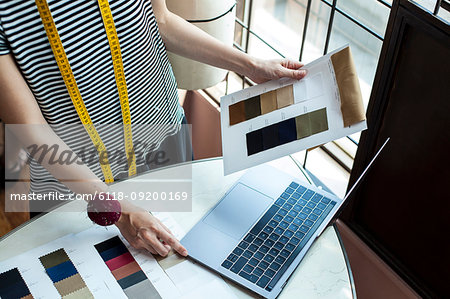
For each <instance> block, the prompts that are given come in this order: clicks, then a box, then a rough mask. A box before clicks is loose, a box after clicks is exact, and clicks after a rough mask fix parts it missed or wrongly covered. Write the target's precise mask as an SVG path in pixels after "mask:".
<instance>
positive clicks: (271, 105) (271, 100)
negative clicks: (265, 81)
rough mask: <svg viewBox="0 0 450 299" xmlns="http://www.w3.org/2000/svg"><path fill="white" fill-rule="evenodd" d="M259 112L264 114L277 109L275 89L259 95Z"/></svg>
mask: <svg viewBox="0 0 450 299" xmlns="http://www.w3.org/2000/svg"><path fill="white" fill-rule="evenodd" d="M260 98H261V114H266V113H269V112H272V111H275V110H277V91H276V90H272V91H269V92H266V93H263V94H262V95H261V96H260Z"/></svg>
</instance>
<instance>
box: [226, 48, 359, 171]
mask: <svg viewBox="0 0 450 299" xmlns="http://www.w3.org/2000/svg"><path fill="white" fill-rule="evenodd" d="M304 68H305V69H307V70H308V73H307V75H306V77H305V78H303V79H302V80H293V79H288V78H282V79H278V80H273V81H269V82H266V83H262V84H259V85H255V86H252V87H249V88H246V89H243V90H240V91H237V92H235V93H232V94H229V95H226V96H223V97H222V98H221V127H222V150H223V156H224V172H225V174H229V173H232V172H235V171H239V170H242V169H245V168H249V167H252V166H256V165H258V164H261V163H264V162H268V161H270V160H273V159H276V158H281V157H283V156H286V155H289V154H292V153H296V152H299V151H301V150H304V149H308V148H312V147H315V146H317V145H320V144H323V143H326V142H329V141H332V140H335V139H338V138H341V137H344V136H346V135H350V134H353V133H356V132H359V131H361V130H364V129H366V121H365V114H364V108H363V104H362V97H361V92H360V88H359V82H358V78H357V75H356V71H355V67H354V65H353V60H352V57H351V52H350V49H349V47H344V48H341V49H338V50H336V51H333V52H331V53H329V54H327V55H325V56H323V57H321V58H319V59H317V60H315V61H313V62H311V63H309V64H307V65H306V66H305V67H304Z"/></svg>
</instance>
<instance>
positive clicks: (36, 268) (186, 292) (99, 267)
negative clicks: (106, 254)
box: [0, 213, 236, 299]
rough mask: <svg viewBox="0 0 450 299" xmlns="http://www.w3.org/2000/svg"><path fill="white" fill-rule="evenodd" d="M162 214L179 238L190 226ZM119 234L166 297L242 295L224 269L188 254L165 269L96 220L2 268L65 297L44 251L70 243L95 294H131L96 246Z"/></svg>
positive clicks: (38, 294) (34, 289) (39, 293)
mask: <svg viewBox="0 0 450 299" xmlns="http://www.w3.org/2000/svg"><path fill="white" fill-rule="evenodd" d="M155 214H156V213H155ZM157 217H158V218H159V219H160V220H161V221H162V222H163V223H164V224H165V225H166V226H167V227H168V228H169V229H170V230H171V231H172V232H173V233H174V235H175V236H176V237H177V238H181V237H182V236H183V235H184V231H183V230H182V229H181V228H180V227H179V225H178V224H177V223H176V222H175V221H174V219H173V218H172V217H171V216H170V215H168V214H166V213H157ZM115 236H119V237H120V239H121V240H122V242H123V243H124V244H125V245H126V246H127V248H128V250H129V251H130V253H131V255H132V256H133V257H134V259H135V260H136V262H137V263H138V264H139V266H140V267H141V269H142V271H143V272H144V273H145V275H146V276H147V278H148V279H149V280H150V282H151V283H152V285H153V286H154V287H155V289H156V290H157V291H158V293H159V295H160V296H161V297H162V298H164V299H172V298H210V295H211V294H212V292H214V294H216V295H217V296H218V297H219V298H236V297H235V295H234V293H233V292H232V290H231V289H230V287H229V286H228V285H227V284H226V283H225V281H224V280H223V279H222V278H221V277H220V276H219V275H218V274H215V273H213V272H211V271H209V270H207V269H206V268H204V267H202V266H200V265H197V264H195V263H194V262H192V261H190V260H188V259H184V258H180V257H178V256H176V255H175V256H173V257H172V258H178V260H176V261H175V262H174V263H169V266H168V267H167V268H166V269H163V268H162V267H161V266H160V264H159V262H158V261H157V260H156V259H155V257H153V255H151V254H150V253H149V252H147V251H144V250H136V249H134V248H132V247H131V246H130V245H129V244H128V242H127V241H126V240H125V239H124V238H123V237H122V236H121V235H120V232H119V230H118V229H117V228H116V227H115V226H111V227H108V228H104V227H100V226H96V225H93V226H92V228H90V229H87V230H85V231H83V232H81V233H78V234H75V235H74V234H71V235H67V236H65V237H63V238H60V239H57V240H55V241H53V242H50V243H47V244H45V245H43V246H40V247H38V248H35V249H32V250H30V251H28V252H25V253H23V254H21V255H18V256H16V257H13V258H11V259H8V260H6V261H3V262H2V263H0V273H3V272H5V271H8V270H10V269H14V268H18V270H19V272H20V273H21V275H22V277H23V279H24V281H25V283H26V284H27V286H28V288H29V290H30V293H31V294H32V295H33V297H34V298H59V297H60V295H59V293H58V291H57V289H56V288H55V286H54V285H53V282H52V281H51V279H50V278H49V276H48V275H47V273H46V272H45V269H44V267H43V266H42V264H41V262H40V260H39V257H41V256H43V255H46V254H48V253H51V252H53V251H55V250H58V249H60V248H64V250H65V251H66V253H67V255H68V256H69V258H70V260H71V261H72V262H73V264H74V265H75V268H76V269H77V271H78V273H79V274H80V275H81V277H82V278H83V280H84V282H85V283H86V286H87V287H88V289H89V290H90V292H91V293H92V294H93V295H94V297H95V298H127V296H126V295H125V293H124V292H123V290H122V288H121V287H120V285H119V284H118V283H117V281H116V279H115V278H114V276H113V275H112V273H111V271H110V270H109V268H108V267H107V265H106V264H105V262H104V261H103V259H102V258H101V256H100V255H99V253H98V252H97V250H96V248H95V247H94V245H95V244H98V243H101V242H103V241H105V240H108V239H110V238H112V237H115ZM166 264H167V263H166ZM143 298H145V294H143Z"/></svg>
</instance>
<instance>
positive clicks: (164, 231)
mask: <svg viewBox="0 0 450 299" xmlns="http://www.w3.org/2000/svg"><path fill="white" fill-rule="evenodd" d="M120 204H121V207H122V214H121V216H120V218H119V220H118V221H117V222H116V224H115V225H116V226H117V227H118V228H119V230H120V232H121V233H122V235H123V236H124V238H125V239H126V240H127V241H128V242H129V243H130V244H131V246H133V247H134V248H136V249H146V250H148V251H150V252H151V253H152V254H159V255H161V256H166V255H167V254H168V253H169V251H170V250H171V249H174V250H175V251H176V252H178V253H179V254H181V255H182V256H187V255H188V253H187V250H186V248H184V247H183V245H181V244H180V242H179V241H178V240H177V239H176V238H175V237H174V236H173V234H172V232H171V231H170V230H169V229H168V228H167V227H166V226H165V225H164V224H163V223H162V222H161V221H159V219H157V218H156V217H154V216H153V215H152V214H150V213H149V212H148V211H146V210H144V209H141V208H139V207H137V206H135V205H133V204H131V203H129V202H125V201H121V203H120Z"/></svg>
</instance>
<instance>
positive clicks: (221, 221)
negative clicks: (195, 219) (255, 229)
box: [203, 183, 273, 239]
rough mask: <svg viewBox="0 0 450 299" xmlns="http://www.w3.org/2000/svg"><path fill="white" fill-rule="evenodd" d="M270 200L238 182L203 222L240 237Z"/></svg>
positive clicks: (236, 237)
mask: <svg viewBox="0 0 450 299" xmlns="http://www.w3.org/2000/svg"><path fill="white" fill-rule="evenodd" d="M272 202H273V200H272V198H270V197H268V196H266V195H264V194H262V193H259V192H258V191H255V190H253V189H251V188H249V187H247V186H245V185H243V184H241V183H239V184H237V185H236V186H235V187H234V188H233V189H232V190H231V191H230V192H229V193H228V194H227V195H226V197H225V198H224V199H223V200H222V201H221V202H220V203H219V204H218V205H217V206H216V207H215V208H214V210H212V211H211V212H210V213H209V215H208V216H206V218H205V219H204V220H203V222H204V223H206V224H208V225H210V226H212V227H214V228H215V229H217V230H219V231H221V232H223V233H225V234H227V235H229V236H230V237H232V238H235V239H240V238H241V237H242V236H243V235H244V233H245V232H247V231H248V230H249V229H250V228H251V227H252V225H253V224H254V223H255V222H256V220H257V219H258V218H259V216H260V215H261V214H262V213H263V212H264V211H265V210H266V208H267V207H268V205H270V204H271V203H272Z"/></svg>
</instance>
